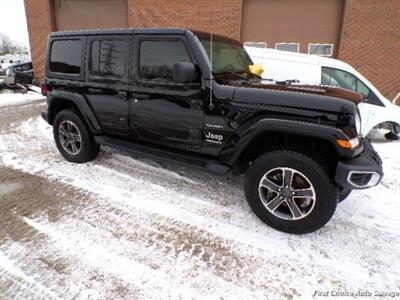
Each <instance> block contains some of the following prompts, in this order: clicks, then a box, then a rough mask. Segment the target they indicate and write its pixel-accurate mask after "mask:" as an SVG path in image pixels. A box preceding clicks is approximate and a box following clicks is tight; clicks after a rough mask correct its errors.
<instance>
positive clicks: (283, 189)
mask: <svg viewBox="0 0 400 300" xmlns="http://www.w3.org/2000/svg"><path fill="white" fill-rule="evenodd" d="M259 195H260V198H261V201H262V203H263V205H264V206H265V208H266V209H267V210H268V211H269V212H270V213H272V214H273V215H274V216H276V217H278V218H280V219H284V220H300V219H303V218H305V217H306V216H308V215H309V214H310V213H311V212H312V210H313V209H314V207H315V201H316V196H315V190H314V187H313V185H312V183H311V181H310V180H309V179H308V178H307V176H305V175H304V174H303V173H301V172H299V171H297V170H295V169H292V168H286V167H280V168H274V169H272V170H270V171H268V172H267V173H266V174H265V175H264V176H263V177H262V178H261V180H260V183H259Z"/></svg>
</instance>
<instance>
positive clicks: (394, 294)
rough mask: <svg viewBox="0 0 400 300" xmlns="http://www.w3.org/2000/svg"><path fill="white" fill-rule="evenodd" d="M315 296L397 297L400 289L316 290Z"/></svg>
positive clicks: (399, 294) (399, 295)
mask: <svg viewBox="0 0 400 300" xmlns="http://www.w3.org/2000/svg"><path fill="white" fill-rule="evenodd" d="M313 297H352V298H354V297H382V298H397V297H400V291H368V290H365V291H361V290H358V291H340V290H332V291H318V290H316V291H314V294H313Z"/></svg>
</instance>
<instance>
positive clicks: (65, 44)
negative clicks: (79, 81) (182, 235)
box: [49, 39, 82, 75]
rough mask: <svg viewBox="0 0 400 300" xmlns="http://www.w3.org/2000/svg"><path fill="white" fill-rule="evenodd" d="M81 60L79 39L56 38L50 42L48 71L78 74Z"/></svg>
mask: <svg viewBox="0 0 400 300" xmlns="http://www.w3.org/2000/svg"><path fill="white" fill-rule="evenodd" d="M81 62H82V41H81V40H78V39H76V40H73V39H71V40H56V41H53V42H52V43H51V50H50V62H49V69H50V72H54V73H63V74H71V75H78V74H80V73H81Z"/></svg>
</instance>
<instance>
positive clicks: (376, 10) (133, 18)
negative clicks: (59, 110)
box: [25, 0, 400, 99]
mask: <svg viewBox="0 0 400 300" xmlns="http://www.w3.org/2000/svg"><path fill="white" fill-rule="evenodd" d="M25 9H26V16H27V21H28V31H29V37H30V44H31V48H32V59H33V64H34V68H35V72H36V74H37V77H38V78H39V79H41V78H43V71H44V56H45V53H46V42H47V35H48V34H49V33H50V32H52V31H57V30H74V29H90V28H120V27H185V28H193V29H199V30H204V31H213V32H216V33H220V34H223V35H227V36H230V37H232V38H235V39H238V40H241V41H242V42H244V43H254V45H257V46H259V47H269V48H277V49H285V50H290V51H299V52H303V53H313V54H324V55H327V56H332V57H336V58H339V59H341V60H344V61H346V62H348V63H350V64H351V65H353V66H354V67H355V68H356V69H358V70H359V71H361V73H363V74H364V75H365V76H366V77H368V78H369V79H370V80H371V81H372V83H374V84H375V85H376V87H377V88H378V89H380V90H381V92H382V93H383V94H384V95H385V96H387V97H388V98H389V99H392V98H393V97H394V96H395V95H396V94H397V93H398V92H400V0H186V1H184V0H168V1H167V0H25Z"/></svg>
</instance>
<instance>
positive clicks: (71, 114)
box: [53, 109, 100, 163]
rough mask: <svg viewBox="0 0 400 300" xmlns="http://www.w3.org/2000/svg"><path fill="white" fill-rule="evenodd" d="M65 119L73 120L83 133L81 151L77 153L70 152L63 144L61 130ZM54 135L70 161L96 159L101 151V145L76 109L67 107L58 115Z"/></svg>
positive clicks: (64, 155) (58, 146) (62, 152)
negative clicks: (97, 142)
mask: <svg viewBox="0 0 400 300" xmlns="http://www.w3.org/2000/svg"><path fill="white" fill-rule="evenodd" d="M64 121H68V122H72V123H73V124H74V125H75V126H76V127H77V128H78V130H79V133H80V135H81V143H80V151H79V153H77V154H76V155H73V154H71V153H68V152H67V151H66V150H65V149H64V147H63V146H62V145H61V141H60V134H59V130H60V124H62V123H63V122H64ZM53 135H54V140H55V142H56V145H57V148H58V150H59V151H60V153H61V155H62V156H63V157H64V158H65V159H66V160H67V161H69V162H74V163H85V162H88V161H91V160H93V159H95V158H96V157H97V155H98V153H99V150H100V146H99V145H98V144H96V142H95V141H94V139H93V135H92V133H91V132H90V130H89V128H88V127H87V125H86V124H85V122H84V121H83V120H82V118H81V116H80V115H79V113H78V112H76V111H75V110H72V109H65V110H62V111H60V112H59V113H58V114H57V115H56V117H55V120H54V124H53Z"/></svg>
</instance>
